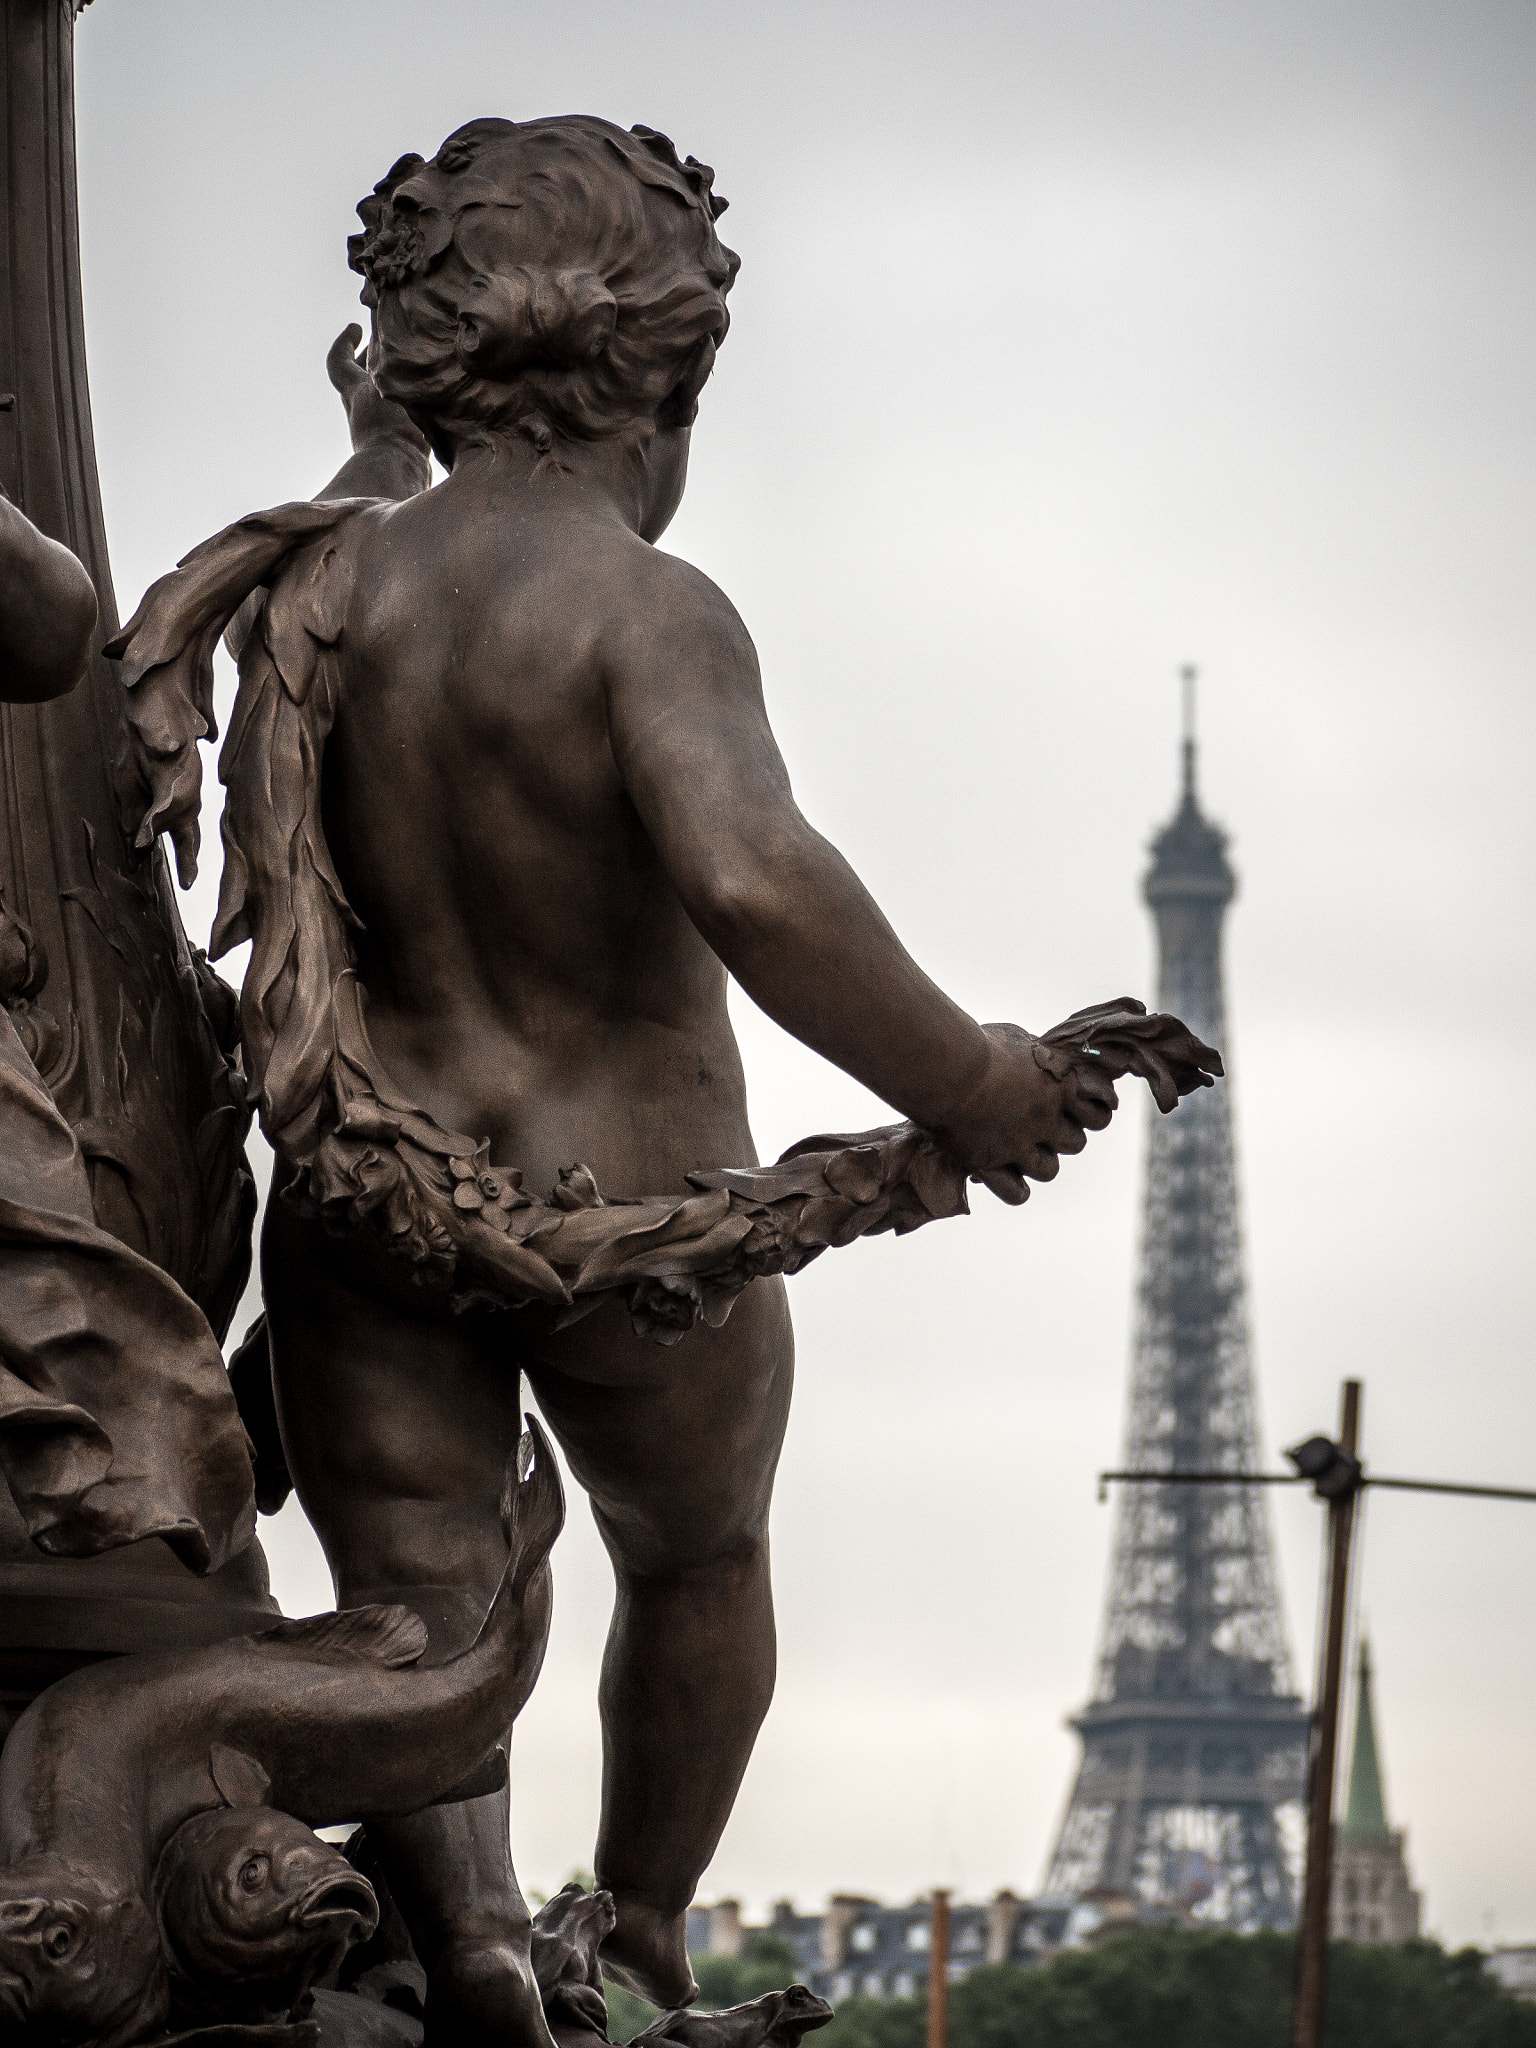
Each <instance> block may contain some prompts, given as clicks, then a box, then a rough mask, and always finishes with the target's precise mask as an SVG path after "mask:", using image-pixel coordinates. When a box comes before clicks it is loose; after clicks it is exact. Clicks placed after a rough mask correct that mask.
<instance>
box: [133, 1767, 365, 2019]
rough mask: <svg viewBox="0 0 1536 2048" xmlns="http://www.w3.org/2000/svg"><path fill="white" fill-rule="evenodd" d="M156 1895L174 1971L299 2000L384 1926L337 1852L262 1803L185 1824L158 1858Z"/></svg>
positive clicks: (358, 1877)
mask: <svg viewBox="0 0 1536 2048" xmlns="http://www.w3.org/2000/svg"><path fill="white" fill-rule="evenodd" d="M155 1898H156V1902H157V1905H158V1908H159V1915H160V1927H161V1931H162V1933H163V1935H164V1937H165V1944H166V1948H167V1949H168V1951H169V1953H170V1956H171V1959H172V1961H173V1963H174V1965H175V1967H176V1969H177V1970H178V1972H179V1973H180V1974H181V1975H182V1976H184V1977H186V1978H188V1979H190V1980H191V1981H192V1982H193V1983H195V1984H197V1985H199V1986H200V1987H204V1988H206V1989H209V1990H214V1989H216V1988H217V1987H218V1986H220V1985H224V1984H228V1983H230V1982H231V1980H232V1979H235V1978H238V1979H240V1980H242V1981H244V1982H245V1983H247V1984H250V1983H252V1982H255V1983H261V1984H269V1985H273V1986H276V1987H280V1988H282V1989H284V1990H288V1991H291V1993H292V1997H293V1998H297V1997H298V1995H299V1994H300V1992H302V1991H303V1990H305V1989H306V1988H307V1986H308V1985H309V1984H310V1983H312V1982H313V1980H314V1979H315V1978H316V1977H317V1976H320V1975H321V1974H323V1972H324V1971H325V1970H327V1969H328V1968H329V1967H330V1965H331V1964H332V1962H334V1961H335V1960H336V1959H337V1958H338V1957H340V1955H341V1954H342V1953H343V1952H344V1951H345V1950H346V1949H348V1948H349V1947H350V1946H351V1945H352V1943H353V1942H355V1941H365V1940H366V1939H367V1938H368V1936H369V1935H370V1934H372V1933H373V1931H374V1929H375V1928H376V1927H377V1926H378V1924H379V1904H378V1900H377V1899H376V1898H375V1897H374V1893H373V1887H372V1886H371V1885H370V1884H369V1882H368V1880H367V1879H366V1878H365V1877H364V1876H363V1875H362V1873H361V1872H360V1871H357V1870H354V1869H353V1867H352V1865H351V1864H350V1863H349V1862H348V1861H347V1859H346V1858H345V1857H344V1856H343V1855H342V1854H341V1852H340V1850H338V1849H335V1848H333V1847H332V1846H331V1844H330V1843H329V1842H322V1841H321V1840H320V1838H319V1836H318V1835H316V1834H314V1833H313V1832H312V1831H311V1830H310V1829H309V1828H307V1827H305V1825H304V1823H303V1822H302V1821H298V1820H295V1819H294V1818H293V1816H292V1815H291V1814H287V1813H279V1812H277V1811H275V1810H274V1809H273V1808H271V1807H265V1806H261V1807H244V1806H243V1807H234V1808H230V1807H221V1808H219V1809H217V1810H216V1811H214V1812H211V1813H200V1814H196V1815H194V1816H193V1818H192V1819H191V1820H189V1821H185V1822H183V1824H182V1826H181V1827H179V1828H178V1829H177V1831H176V1833H175V1834H174V1835H173V1836H172V1837H171V1839H170V1841H169V1842H168V1843H167V1844H166V1846H165V1848H164V1850H163V1851H162V1853H161V1857H160V1862H159V1865H158V1867H157V1869H156V1873H155Z"/></svg>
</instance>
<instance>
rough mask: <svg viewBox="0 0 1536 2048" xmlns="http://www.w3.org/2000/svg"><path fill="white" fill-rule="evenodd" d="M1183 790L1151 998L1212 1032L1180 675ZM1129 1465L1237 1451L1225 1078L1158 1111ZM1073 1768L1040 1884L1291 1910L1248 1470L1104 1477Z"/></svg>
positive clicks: (1270, 1666) (1224, 864)
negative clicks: (1108, 1511)
mask: <svg viewBox="0 0 1536 2048" xmlns="http://www.w3.org/2000/svg"><path fill="white" fill-rule="evenodd" d="M1185 684H1186V710H1185V737H1184V748H1183V755H1184V787H1183V797H1182V801H1181V803H1180V805H1179V808H1178V810H1177V812H1176V813H1175V815H1174V817H1173V819H1172V821H1171V822H1170V823H1169V824H1168V825H1166V826H1165V827H1164V828H1163V830H1162V831H1161V832H1160V833H1159V834H1158V835H1157V838H1156V839H1155V840H1154V841H1153V844H1152V865H1151V867H1150V869H1149V870H1148V873H1147V876H1146V881H1145V885H1144V891H1145V896H1146V901H1147V903H1148V905H1149V907H1150V908H1151V911H1152V914H1153V917H1154V919H1155V920H1156V924H1157V935H1158V945H1159V953H1160V969H1159V977H1158V1008H1159V1009H1162V1010H1171V1011H1173V1012H1174V1013H1175V1014H1176V1015H1178V1016H1181V1017H1183V1018H1185V1019H1186V1020H1187V1021H1188V1023H1189V1024H1190V1025H1191V1027H1192V1028H1193V1029H1194V1030H1195V1031H1196V1032H1197V1033H1198V1034H1199V1035H1200V1036H1201V1037H1202V1038H1204V1039H1205V1040H1206V1041H1207V1042H1208V1043H1209V1044H1212V1045H1215V1046H1217V1047H1219V1048H1221V1049H1222V1050H1223V1051H1225V1049H1226V1044H1227V1037H1226V1030H1225V1020H1224V1014H1223V1003H1222V972H1221V935H1222V924H1223V920H1224V918H1225V915H1226V910H1227V906H1228V904H1230V902H1231V901H1232V898H1233V895H1234V894H1235V891H1236V879H1235V877H1234V875H1233V872H1232V868H1231V866H1230V864H1229V862H1228V860H1227V841H1226V835H1225V833H1223V832H1222V831H1220V830H1219V829H1218V828H1217V827H1216V826H1215V825H1213V824H1212V823H1211V822H1210V820H1209V819H1208V818H1207V817H1206V816H1205V815H1204V813H1203V812H1202V810H1201V808H1200V802H1199V797H1198V795H1197V792H1196V780H1195V767H1196V761H1195V740H1194V734H1193V721H1192V709H1193V706H1192V697H1193V690H1192V684H1193V675H1192V673H1191V672H1189V671H1186V675H1185ZM1126 1439H1127V1442H1126V1464H1127V1466H1128V1467H1129V1468H1130V1469H1132V1470H1134V1471H1170V1470H1172V1471H1177V1470H1186V1471H1188V1470H1198V1471H1212V1470H1214V1471H1230V1472H1232V1473H1233V1474H1234V1475H1237V1474H1239V1473H1242V1472H1244V1471H1252V1470H1254V1469H1256V1466H1255V1445H1254V1403H1253V1373H1252V1369H1251V1366H1250V1363H1249V1355H1248V1329H1247V1318H1246V1312H1245V1304H1244V1288H1243V1267H1242V1243H1241V1235H1240V1230H1239V1219H1238V1192H1237V1174H1236V1167H1235V1162H1234V1159H1233V1147H1232V1121H1231V1097H1230V1092H1229V1090H1228V1088H1227V1087H1226V1086H1225V1085H1220V1086H1218V1087H1216V1088H1214V1089H1201V1090H1200V1091H1198V1093H1196V1094H1195V1095H1192V1096H1190V1097H1188V1098H1187V1099H1186V1100H1185V1101H1184V1102H1182V1103H1181V1104H1180V1105H1179V1107H1178V1109H1177V1110H1175V1111H1174V1112H1173V1114H1172V1115H1171V1116H1167V1117H1162V1116H1157V1115H1155V1114H1154V1116H1153V1119H1152V1129H1151V1139H1150V1143H1149V1147H1148V1156H1147V1178H1146V1194H1145V1213H1144V1222H1143V1232H1142V1247H1141V1276H1140V1287H1139V1299H1138V1316H1137V1328H1136V1337H1135V1347H1134V1354H1133V1358H1132V1365H1131V1387H1130V1415H1129V1418H1128V1426H1127V1431H1126ZM1072 1725H1073V1727H1074V1728H1075V1729H1076V1730H1077V1732H1078V1734H1079V1735H1080V1736H1081V1737H1082V1742H1083V1757H1082V1763H1081V1766H1080V1768H1079V1771H1078V1776H1077V1782H1076V1784H1075V1786H1074V1787H1073V1791H1072V1797H1071V1800H1070V1802H1069V1804H1068V1807H1067V1812H1066V1816H1065V1819H1064V1820H1063V1822H1062V1827H1061V1833H1060V1836H1059V1838H1058V1841H1057V1844H1056V1848H1055V1852H1054V1854H1053V1856H1052V1859H1051V1867H1050V1873H1049V1876H1048V1878H1047V1880H1046V1891H1047V1893H1048V1894H1049V1895H1051V1896H1053V1897H1057V1898H1077V1897H1081V1896H1082V1894H1084V1893H1085V1892H1090V1891H1092V1890H1094V1889H1095V1888H1104V1887H1109V1888H1112V1889H1114V1890H1117V1891H1121V1892H1131V1893H1134V1894H1135V1895H1136V1896H1137V1897H1138V1899H1139V1900H1140V1901H1141V1903H1142V1904H1143V1905H1144V1906H1146V1907H1149V1908H1153V1909H1164V1910H1168V1911H1171V1912H1175V1913H1178V1914H1179V1915H1180V1916H1183V1915H1186V1914H1188V1915H1191V1916H1192V1917H1194V1918H1195V1919H1197V1920H1199V1921H1202V1922H1206V1923H1210V1924H1215V1925H1221V1926H1228V1927H1236V1928H1256V1927H1277V1928H1284V1927H1289V1926H1291V1925H1292V1924H1293V1923H1294V1919H1295V1882H1294V1878H1293V1875H1292V1869H1291V1862H1290V1858H1289V1856H1288V1854H1287V1835H1288V1832H1289V1830H1290V1828H1291V1826H1292V1825H1293V1824H1294V1825H1295V1826H1296V1827H1297V1828H1298V1830H1299V1825H1300V1814H1301V1802H1302V1800H1303V1799H1304V1796H1305V1784H1306V1757H1307V1737H1308V1715H1307V1711H1306V1708H1305V1707H1304V1705H1303V1703H1302V1701H1301V1700H1300V1699H1299V1698H1298V1697H1297V1694H1296V1691H1295V1688H1294V1685H1293V1682H1292V1678H1291V1671H1290V1660H1289V1655H1288V1652H1287V1648H1286V1638H1285V1627H1284V1623H1283V1620H1282V1617H1281V1611H1280V1601H1279V1595H1278V1591H1277V1587H1276V1582H1275V1571H1274V1564H1273V1560H1272V1557H1271V1551H1270V1534H1269V1519H1268V1514H1267V1511H1266V1507H1265V1498H1264V1495H1263V1493H1262V1491H1261V1489H1259V1488H1258V1487H1254V1486H1243V1485H1242V1484H1241V1483H1239V1482H1237V1481H1236V1480H1235V1478H1234V1484H1233V1485H1231V1486H1225V1485H1219V1484H1218V1485H1205V1486H1188V1485H1185V1486H1180V1485H1167V1486H1164V1485H1156V1484H1154V1485H1145V1484H1144V1485H1137V1486H1127V1487H1125V1488H1123V1489H1122V1491H1121V1495H1120V1500H1119V1509H1118V1521H1117V1525H1116V1531H1115V1545H1114V1559H1113V1565H1112V1570H1111V1578H1110V1593H1109V1611H1108V1615H1107V1617H1106V1621H1105V1627H1104V1637H1103V1645H1102V1649H1101V1653H1100V1660H1099V1675H1098V1685H1097V1688H1096V1691H1095V1693H1094V1697H1093V1699H1092V1701H1091V1702H1090V1704H1089V1705H1088V1706H1087V1707H1085V1708H1084V1709H1083V1710H1082V1712H1081V1713H1080V1714H1078V1715H1077V1716H1076V1718H1075V1719H1074V1721H1073V1723H1072Z"/></svg>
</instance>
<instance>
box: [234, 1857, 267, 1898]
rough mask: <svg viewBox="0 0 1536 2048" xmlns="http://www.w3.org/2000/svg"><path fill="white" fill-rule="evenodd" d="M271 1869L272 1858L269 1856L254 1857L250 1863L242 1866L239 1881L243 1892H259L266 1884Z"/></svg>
mask: <svg viewBox="0 0 1536 2048" xmlns="http://www.w3.org/2000/svg"><path fill="white" fill-rule="evenodd" d="M271 1868H272V1862H271V1858H270V1857H267V1856H253V1857H252V1858H251V1859H250V1861H249V1862H248V1863H244V1864H242V1865H241V1867H240V1879H239V1883H240V1889H241V1891H243V1892H259V1891H260V1890H261V1888H262V1886H263V1885H264V1884H265V1883H266V1881H267V1873H268V1871H270V1870H271Z"/></svg>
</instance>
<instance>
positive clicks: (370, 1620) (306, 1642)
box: [259, 1606, 427, 1671]
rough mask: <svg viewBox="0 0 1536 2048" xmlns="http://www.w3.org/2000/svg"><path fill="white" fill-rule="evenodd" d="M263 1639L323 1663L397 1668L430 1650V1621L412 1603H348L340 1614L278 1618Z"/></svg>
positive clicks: (410, 1662)
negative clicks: (408, 1605)
mask: <svg viewBox="0 0 1536 2048" xmlns="http://www.w3.org/2000/svg"><path fill="white" fill-rule="evenodd" d="M259 1640H260V1641H262V1642H264V1643H282V1644H283V1645H284V1646H285V1647H286V1648H288V1649H292V1650H298V1651H300V1652H301V1653H302V1654H303V1655H304V1656H306V1657H313V1658H315V1659H317V1660H318V1661H319V1662H321V1663H334V1664H346V1663H356V1664H383V1665H385V1666H386V1667H387V1668H388V1669H390V1670H392V1671H394V1670H398V1669H399V1668H400V1666H401V1665H402V1664H414V1663H415V1662H416V1660H417V1658H418V1657H419V1656H420V1655H421V1653H422V1651H423V1650H425V1648H426V1647H427V1624H426V1623H425V1622H424V1621H423V1620H422V1618H421V1616H420V1615H419V1614H417V1613H416V1611H415V1610H414V1608H410V1607H385V1606H373V1607H345V1608H343V1609H342V1610H341V1612H340V1613H339V1614H311V1615H308V1616H307V1617H306V1618H305V1619H304V1620H303V1621H283V1622H279V1623H278V1625H277V1627H276V1628H269V1629H266V1630H264V1631H263V1633H262V1635H261V1637H260V1638H259Z"/></svg>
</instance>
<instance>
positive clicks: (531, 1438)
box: [501, 1415, 565, 1585]
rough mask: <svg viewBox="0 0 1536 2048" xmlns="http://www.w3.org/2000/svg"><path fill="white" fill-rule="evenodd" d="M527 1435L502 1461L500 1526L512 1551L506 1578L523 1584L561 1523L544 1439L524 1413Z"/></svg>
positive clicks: (556, 1470) (555, 1477) (560, 1490)
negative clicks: (504, 1467) (503, 1480)
mask: <svg viewBox="0 0 1536 2048" xmlns="http://www.w3.org/2000/svg"><path fill="white" fill-rule="evenodd" d="M524 1420H525V1421H526V1422H527V1424H528V1429H527V1433H526V1434H525V1435H524V1436H523V1438H522V1440H521V1441H520V1442H519V1444H518V1447H517V1449H516V1451H515V1452H514V1453H513V1454H512V1456H511V1458H510V1459H508V1461H507V1481H506V1487H505V1490H504V1491H503V1493H502V1496H501V1526H502V1530H503V1533H504V1534H505V1536H506V1539H507V1548H508V1550H510V1551H511V1553H512V1559H511V1564H512V1577H513V1579H514V1581H515V1582H517V1583H519V1584H521V1585H526V1584H527V1582H528V1580H529V1579H531V1578H532V1577H533V1574H534V1573H535V1572H536V1571H537V1570H538V1568H539V1566H540V1565H541V1564H542V1563H543V1562H544V1560H545V1558H546V1557H548V1555H549V1553H550V1550H551V1548H552V1547H553V1545H554V1541H555V1538H556V1537H557V1536H558V1535H559V1534H560V1531H561V1528H562V1527H563V1526H564V1523H565V1489H564V1487H562V1486H561V1484H560V1467H559V1466H558V1465H557V1464H556V1463H555V1454H554V1452H553V1450H551V1448H550V1443H549V1438H548V1437H547V1436H546V1435H545V1434H544V1432H543V1430H542V1429H540V1427H539V1425H538V1423H537V1422H536V1421H535V1420H534V1418H533V1417H532V1416H531V1415H529V1416H525V1417H524Z"/></svg>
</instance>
